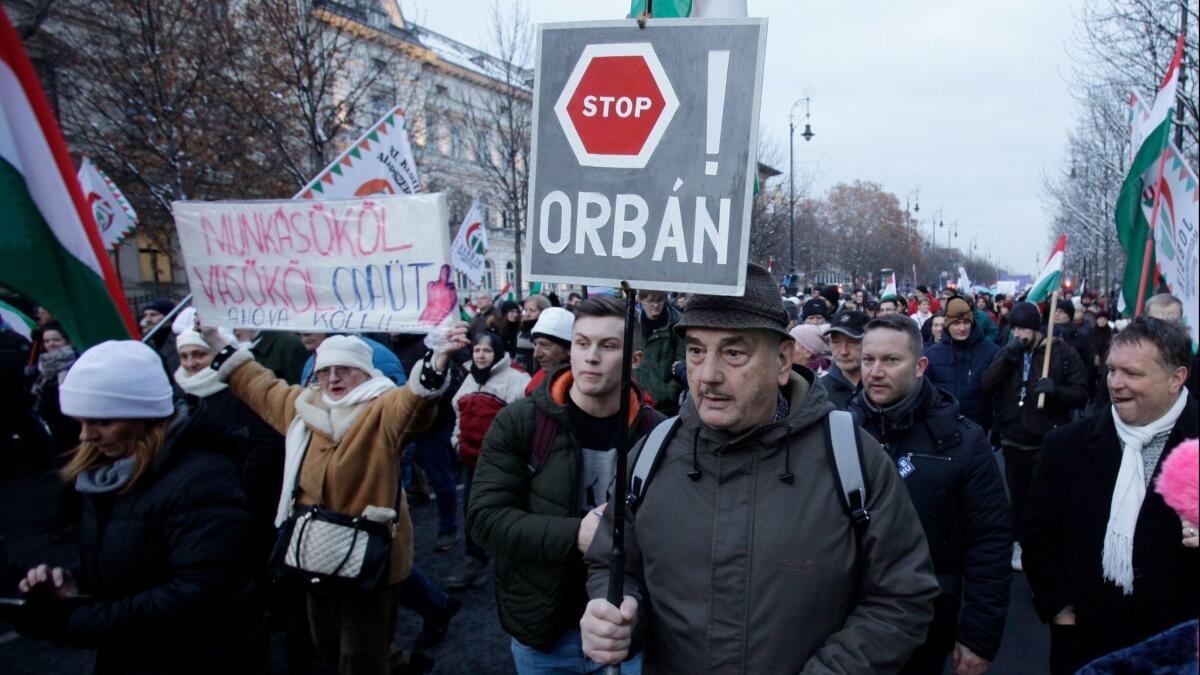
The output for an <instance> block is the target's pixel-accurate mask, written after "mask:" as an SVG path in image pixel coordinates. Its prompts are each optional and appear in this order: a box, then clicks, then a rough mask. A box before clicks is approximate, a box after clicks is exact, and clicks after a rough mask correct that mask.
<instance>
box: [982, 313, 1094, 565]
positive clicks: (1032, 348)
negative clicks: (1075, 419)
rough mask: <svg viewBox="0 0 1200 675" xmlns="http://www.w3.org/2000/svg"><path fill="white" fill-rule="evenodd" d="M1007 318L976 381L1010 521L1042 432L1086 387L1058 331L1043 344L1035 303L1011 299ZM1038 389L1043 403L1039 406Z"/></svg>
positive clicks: (1062, 421) (1016, 516)
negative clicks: (996, 440) (997, 451)
mask: <svg viewBox="0 0 1200 675" xmlns="http://www.w3.org/2000/svg"><path fill="white" fill-rule="evenodd" d="M1008 321H1009V326H1011V327H1012V339H1011V340H1010V341H1009V343H1008V344H1007V345H1005V347H1004V348H1003V349H1001V350H1000V352H999V353H997V354H996V357H995V359H993V360H992V364H991V365H990V366H988V369H987V370H986V371H985V372H984V373H983V379H982V380H981V384H982V385H983V390H984V392H985V393H987V394H988V395H989V396H991V398H992V404H993V410H994V413H995V414H994V416H993V419H992V429H993V430H994V431H996V432H997V433H998V434H999V435H1000V447H1001V448H1003V450H1004V469H1005V478H1006V479H1007V480H1008V491H1009V497H1010V499H1011V500H1012V513H1013V522H1014V523H1019V522H1021V516H1022V513H1023V507H1024V505H1025V498H1026V496H1027V495H1028V494H1029V486H1030V484H1031V483H1032V482H1033V474H1034V471H1035V469H1036V468H1037V464H1038V460H1039V459H1040V458H1041V447H1042V440H1043V438H1044V437H1045V436H1046V433H1047V432H1048V431H1050V430H1052V429H1056V428H1058V427H1061V426H1064V425H1066V424H1068V423H1070V421H1071V413H1072V412H1074V411H1075V410H1078V409H1080V408H1083V406H1084V404H1086V403H1087V400H1088V387H1087V373H1086V372H1085V371H1084V365H1083V361H1082V360H1080V358H1079V354H1078V353H1077V352H1076V351H1075V349H1074V348H1073V347H1071V345H1069V344H1067V343H1065V342H1063V341H1062V340H1060V339H1059V338H1058V336H1055V338H1054V342H1053V346H1052V347H1051V346H1050V345H1047V344H1046V341H1045V339H1043V336H1042V317H1041V312H1039V311H1038V308H1037V305H1035V304H1033V303H1031V302H1019V303H1017V304H1016V305H1014V306H1013V309H1012V313H1011V314H1010V315H1009V319H1008ZM1046 349H1050V350H1051V351H1050V372H1049V375H1048V376H1047V377H1042V363H1043V360H1044V359H1045V354H1046ZM1043 395H1044V396H1045V403H1044V405H1043V406H1041V407H1039V406H1038V399H1039V398H1040V397H1041V396H1043ZM1018 539H1019V537H1018ZM1012 566H1013V569H1016V570H1020V569H1021V544H1020V541H1018V542H1017V543H1016V544H1015V545H1014V547H1013V558H1012Z"/></svg>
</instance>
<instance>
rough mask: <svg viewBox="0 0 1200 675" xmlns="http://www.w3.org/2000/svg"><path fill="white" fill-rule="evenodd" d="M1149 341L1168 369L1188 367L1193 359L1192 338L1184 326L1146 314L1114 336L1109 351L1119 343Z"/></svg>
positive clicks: (1130, 343)
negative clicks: (1156, 349)
mask: <svg viewBox="0 0 1200 675" xmlns="http://www.w3.org/2000/svg"><path fill="white" fill-rule="evenodd" d="M1143 341H1144V342H1149V343H1150V344H1152V345H1154V346H1155V347H1157V348H1158V362H1159V363H1161V364H1163V366H1164V367H1166V369H1167V370H1175V369H1176V368H1187V367H1188V366H1189V365H1190V364H1191V361H1192V340H1191V338H1189V337H1188V334H1187V332H1186V331H1184V329H1183V327H1182V326H1179V325H1177V324H1175V323H1174V322H1172V321H1163V320H1161V319H1155V318H1154V317H1151V316H1146V315H1145V314H1143V315H1141V316H1139V317H1137V318H1135V319H1134V320H1133V321H1130V322H1129V325H1128V326H1125V328H1123V329H1121V330H1120V332H1118V333H1117V334H1116V335H1114V336H1113V339H1112V344H1111V345H1110V346H1109V352H1112V349H1113V347H1116V346H1117V345H1138V344H1141V343H1142V342H1143Z"/></svg>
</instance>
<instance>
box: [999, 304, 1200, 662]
mask: <svg viewBox="0 0 1200 675" xmlns="http://www.w3.org/2000/svg"><path fill="white" fill-rule="evenodd" d="M1190 361H1191V343H1190V340H1189V339H1188V337H1187V334H1186V333H1185V332H1184V331H1183V330H1182V329H1181V328H1180V327H1179V326H1177V325H1174V324H1171V323H1169V322H1165V321H1159V320H1157V319H1153V318H1149V317H1139V318H1137V319H1135V320H1133V321H1132V322H1130V324H1129V325H1128V327H1126V328H1125V329H1124V330H1123V331H1121V332H1120V333H1118V334H1117V335H1116V336H1115V337H1114V338H1113V341H1112V346H1111V347H1110V349H1109V353H1108V361H1107V365H1108V390H1109V395H1110V398H1111V400H1112V406H1111V407H1109V408H1105V409H1103V410H1099V411H1097V413H1096V414H1095V415H1093V416H1092V417H1091V418H1089V419H1083V420H1080V421H1077V422H1075V423H1073V424H1070V425H1068V426H1065V427H1063V428H1060V429H1057V430H1055V431H1053V432H1051V433H1049V434H1047V435H1046V440H1045V444H1044V446H1043V451H1044V453H1043V457H1042V461H1041V466H1039V467H1038V469H1037V474H1036V476H1035V478H1034V483H1033V488H1032V489H1031V491H1030V496H1029V500H1028V502H1027V503H1026V506H1025V516H1024V518H1023V522H1022V523H1021V526H1022V529H1023V531H1024V537H1023V543H1024V558H1023V562H1024V567H1025V571H1026V573H1027V574H1028V576H1029V584H1030V586H1031V587H1032V589H1033V594H1034V604H1035V605H1036V607H1037V610H1038V613H1039V615H1040V616H1041V617H1042V620H1043V621H1047V622H1051V623H1052V626H1051V633H1050V635H1051V663H1050V666H1051V672H1052V673H1055V674H1057V673H1074V672H1075V671H1076V670H1077V669H1078V668H1080V667H1081V666H1083V665H1085V664H1086V663H1087V662H1088V661H1090V660H1092V659H1094V658H1097V657H1099V656H1102V655H1103V654H1106V653H1108V652H1110V651H1114V650H1117V649H1121V648H1123V647H1126V646H1129V645H1131V644H1134V643H1137V642H1140V641H1142V640H1144V639H1146V638H1148V637H1150V636H1151V635H1154V634H1156V633H1159V632H1161V631H1163V630H1166V629H1168V628H1170V627H1172V626H1174V625H1176V624H1178V623H1181V622H1183V621H1187V620H1189V619H1192V618H1195V616H1196V615H1197V614H1198V613H1200V592H1197V589H1196V587H1195V584H1194V583H1193V579H1194V576H1195V570H1196V569H1200V567H1198V566H1200V553H1198V551H1197V549H1195V548H1189V547H1186V546H1185V545H1184V542H1183V539H1186V538H1188V537H1189V536H1191V535H1189V533H1188V532H1186V531H1185V530H1184V528H1185V527H1188V526H1185V525H1184V524H1182V523H1181V521H1180V520H1179V516H1178V515H1177V514H1176V513H1175V512H1174V511H1173V510H1172V509H1170V507H1168V506H1167V505H1166V504H1165V503H1164V502H1163V499H1162V496H1161V495H1159V494H1158V493H1157V492H1155V491H1154V490H1153V489H1152V487H1151V486H1150V483H1151V481H1152V480H1153V478H1154V476H1155V475H1156V474H1157V472H1158V469H1159V467H1160V466H1161V463H1162V460H1163V459H1164V458H1165V457H1164V456H1165V449H1166V448H1173V447H1175V446H1176V445H1178V444H1179V443H1180V442H1181V441H1183V440H1184V439H1186V438H1191V437H1195V436H1196V435H1197V431H1198V430H1197V426H1198V419H1197V418H1198V417H1200V408H1198V406H1197V403H1196V401H1194V400H1192V399H1191V398H1190V397H1189V396H1188V392H1187V390H1186V389H1185V388H1184V384H1185V383H1186V381H1187V376H1188V364H1189V363H1190ZM1181 535H1182V536H1181Z"/></svg>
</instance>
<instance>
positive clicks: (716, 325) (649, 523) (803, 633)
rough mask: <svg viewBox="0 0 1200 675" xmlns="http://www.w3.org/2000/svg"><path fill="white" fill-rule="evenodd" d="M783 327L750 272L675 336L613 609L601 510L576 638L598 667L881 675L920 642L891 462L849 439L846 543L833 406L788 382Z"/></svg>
mask: <svg viewBox="0 0 1200 675" xmlns="http://www.w3.org/2000/svg"><path fill="white" fill-rule="evenodd" d="M787 321H788V318H787V313H786V311H785V310H784V307H783V301H782V300H781V299H780V298H779V294H778V284H776V283H775V281H774V280H773V279H772V278H771V276H770V275H769V274H768V273H767V271H766V270H764V269H763V268H761V267H758V266H757V265H750V266H749V268H748V270H747V274H746V287H745V292H744V294H743V295H742V296H741V297H716V296H698V297H696V298H694V299H693V300H692V301H691V302H690V303H689V304H688V307H687V310H686V311H685V312H684V314H683V318H682V319H680V321H679V323H678V324H677V325H676V328H675V330H676V331H678V332H679V333H680V334H681V336H682V337H683V339H684V342H685V356H684V360H685V363H686V366H687V373H688V390H689V397H688V398H687V400H685V401H684V403H683V405H682V407H681V409H680V413H679V419H678V422H677V426H675V427H674V431H673V433H670V434H669V435H668V436H667V438H666V439H665V440H664V441H662V442H661V446H660V447H659V450H658V456H657V463H656V465H655V466H656V467H657V468H656V470H655V471H654V473H653V474H652V476H651V477H650V478H648V479H647V480H646V481H645V482H644V483H642V485H644V487H641V488H639V494H640V499H639V500H638V501H637V502H636V505H630V504H629V503H626V504H625V505H623V508H624V509H625V511H624V514H625V532H624V535H625V536H624V540H625V549H626V564H625V593H626V596H625V598H624V601H623V602H622V604H621V607H620V608H618V607H614V606H613V605H611V604H609V602H608V601H607V599H606V592H607V588H608V578H609V572H608V563H609V555H608V554H609V552H610V551H611V549H612V522H611V521H612V515H613V512H614V508H611V507H612V505H610V508H607V509H605V511H604V513H603V515H601V516H600V518H601V521H602V522H601V523H600V525H599V526H598V527H597V528H596V534H595V537H594V538H593V539H592V542H591V545H590V546H589V548H588V550H587V553H586V554H585V556H584V558H585V560H586V561H587V563H588V566H589V575H588V593H589V595H590V597H592V598H593V599H592V600H591V601H590V602H589V603H588V605H587V608H586V610H585V611H584V615H583V618H582V619H581V620H580V622H579V625H580V629H581V635H582V639H583V651H584V654H585V655H586V656H587V657H588V658H590V659H592V660H593V661H595V662H597V663H602V664H608V663H619V662H621V661H622V660H624V659H625V658H626V657H627V656H628V655H630V654H636V653H638V652H642V653H643V655H644V658H643V662H642V672H644V673H705V672H710V673H781V672H793V673H795V672H853V673H882V672H896V671H898V670H899V669H900V667H901V666H902V665H903V664H904V663H905V662H906V661H907V660H908V657H909V654H910V653H911V652H912V651H913V649H914V648H915V647H916V646H917V645H919V644H920V643H921V642H922V640H923V638H924V635H925V630H926V627H927V626H928V624H929V622H930V620H931V619H932V617H933V601H934V598H935V597H936V596H937V595H938V589H939V587H938V583H937V580H936V578H935V577H934V575H933V568H932V565H931V563H930V559H929V548H928V546H927V544H926V542H925V535H924V532H923V531H922V528H921V524H920V520H919V519H918V518H917V517H916V512H915V511H914V509H913V506H912V501H911V500H910V499H909V497H908V494H907V491H906V488H905V487H904V486H903V483H902V481H901V479H900V477H899V475H898V473H897V471H896V467H895V465H894V464H892V463H891V461H890V459H889V458H888V457H887V456H886V455H885V454H884V453H883V451H882V449H881V448H880V446H879V444H878V443H877V442H876V441H875V440H874V439H873V438H871V436H869V435H868V434H866V433H864V432H862V431H861V430H857V431H856V433H857V438H858V445H859V447H860V448H861V453H862V454H861V458H862V462H861V464H862V471H863V473H864V475H865V478H866V483H867V485H869V486H870V488H869V493H870V494H869V495H868V496H867V508H868V509H869V510H870V527H869V528H867V529H866V530H865V531H864V532H862V541H861V542H857V543H856V540H855V534H854V529H853V528H852V527H851V520H850V516H849V515H848V514H847V512H846V511H845V510H844V509H843V507H842V502H841V500H842V497H841V495H840V493H839V489H840V488H839V487H838V482H837V479H836V477H835V470H834V467H833V466H832V464H831V461H830V459H829V454H828V448H827V447H826V441H825V431H826V426H827V425H826V418H827V417H828V416H829V414H830V412H831V411H832V410H833V404H831V403H830V402H829V399H828V398H827V397H826V394H825V390H824V389H823V388H822V387H820V386H815V375H813V374H812V372H811V371H809V370H807V369H803V370H802V372H796V371H793V370H792V368H791V366H792V352H793V347H794V344H795V343H794V341H793V339H792V337H791V336H790V335H789V334H788V333H786V332H785V330H784V329H785V328H786V327H787ZM664 424H666V423H664ZM643 445H644V443H639V444H638V445H637V446H635V448H634V449H633V450H632V451H631V452H632V454H631V457H630V459H629V466H630V467H631V468H632V467H636V466H637V461H638V458H639V456H640V454H641V452H642V450H643ZM767 532H787V533H788V536H786V537H771V536H761V535H762V533H767ZM809 570H819V571H820V573H819V574H814V573H811V572H809ZM781 571H782V572H784V573H783V574H781V573H780V572H781ZM752 580H753V583H751V581H752ZM648 635H649V636H653V637H652V639H649V640H648V639H646V637H647V636H648Z"/></svg>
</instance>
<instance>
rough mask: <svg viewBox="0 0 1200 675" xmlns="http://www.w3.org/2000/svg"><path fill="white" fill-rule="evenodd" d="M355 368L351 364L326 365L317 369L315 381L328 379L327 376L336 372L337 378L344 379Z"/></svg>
mask: <svg viewBox="0 0 1200 675" xmlns="http://www.w3.org/2000/svg"><path fill="white" fill-rule="evenodd" d="M354 370H357V368H354V367H353V366H326V367H324V368H321V369H320V370H318V371H317V381H318V382H320V381H321V380H328V379H329V376H330V375H332V374H334V373H336V374H337V376H338V378H340V379H345V378H346V376H348V375H350V373H351V372H352V371H354Z"/></svg>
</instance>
